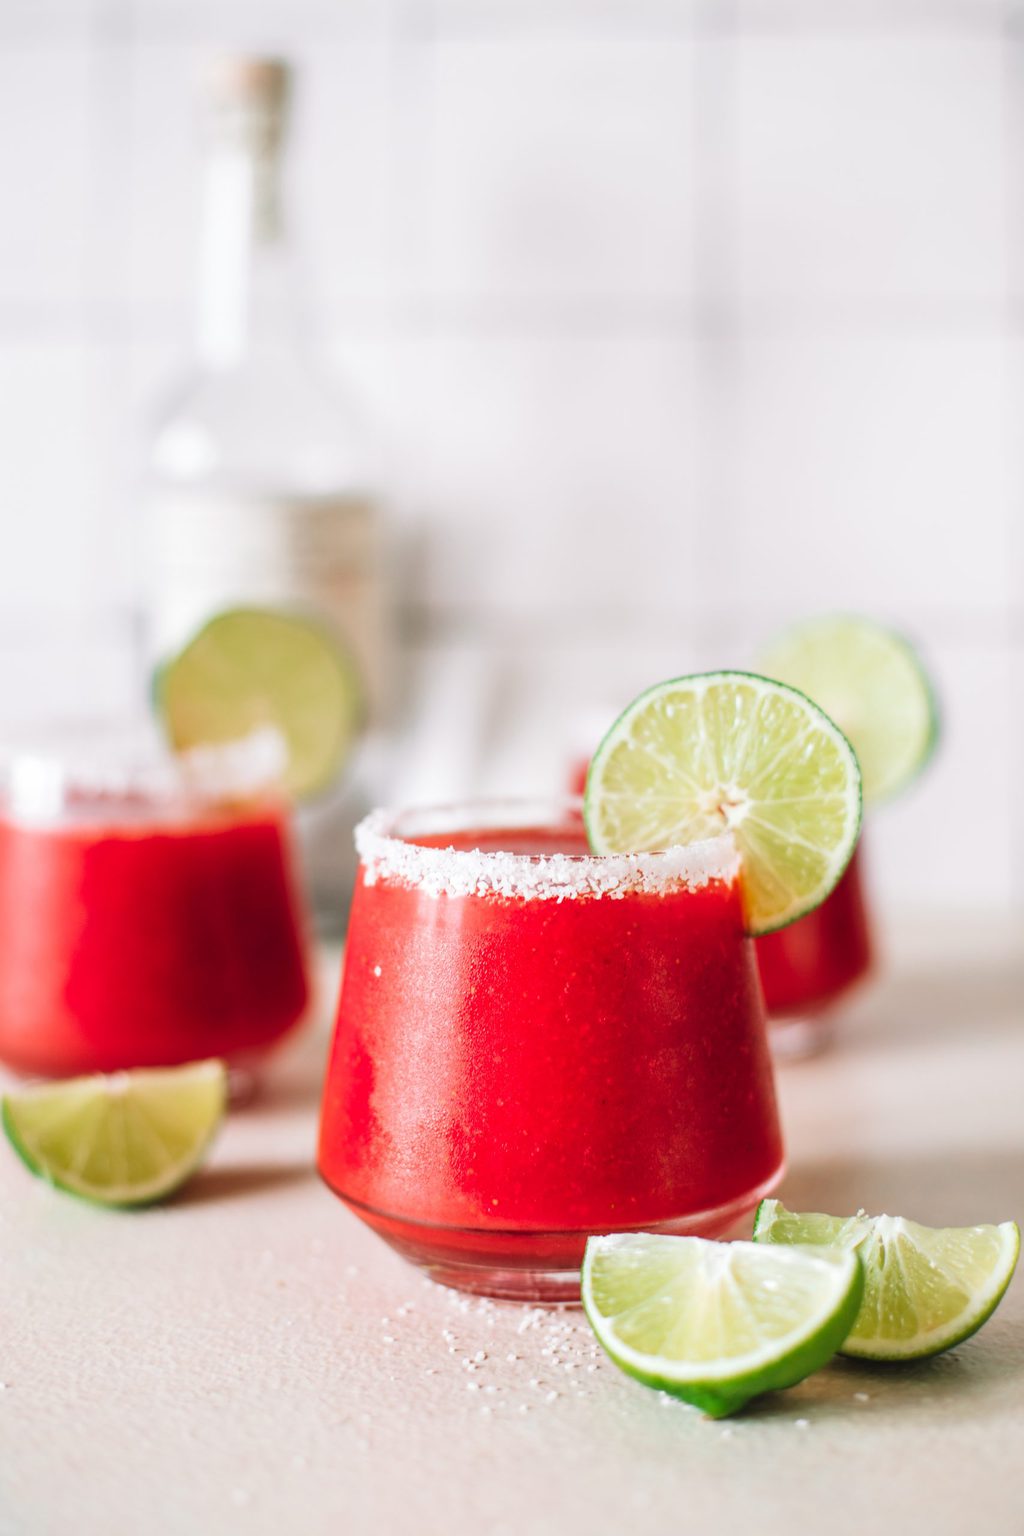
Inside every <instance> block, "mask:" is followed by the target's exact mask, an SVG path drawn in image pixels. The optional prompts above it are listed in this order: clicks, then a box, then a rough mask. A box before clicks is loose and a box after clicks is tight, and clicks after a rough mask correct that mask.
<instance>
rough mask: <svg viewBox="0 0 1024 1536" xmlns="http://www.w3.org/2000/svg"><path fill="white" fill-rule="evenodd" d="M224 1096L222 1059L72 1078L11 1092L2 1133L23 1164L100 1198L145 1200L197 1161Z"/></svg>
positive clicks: (164, 1191)
mask: <svg viewBox="0 0 1024 1536" xmlns="http://www.w3.org/2000/svg"><path fill="white" fill-rule="evenodd" d="M226 1098H227V1074H226V1072H225V1069H224V1063H223V1062H221V1061H200V1062H191V1063H189V1064H188V1065H187V1066H184V1067H166V1068H158V1069H152V1068H151V1069H146V1070H139V1071H136V1072H113V1073H110V1074H99V1075H97V1076H95V1077H76V1078H69V1079H68V1080H67V1081H66V1082H61V1083H43V1084H41V1085H39V1086H38V1087H32V1088H22V1089H20V1090H19V1091H17V1092H15V1093H8V1094H6V1095H5V1096H4V1098H3V1100H2V1102H0V1115H2V1119H3V1127H4V1130H5V1132H6V1133H7V1139H8V1140H9V1141H10V1143H11V1145H12V1147H13V1148H14V1150H15V1151H16V1152H17V1154H18V1156H19V1157H20V1158H21V1160H22V1162H23V1163H24V1164H25V1166H26V1167H27V1168H30V1169H31V1170H32V1172H33V1173H35V1174H37V1175H38V1176H39V1177H40V1178H41V1179H46V1181H47V1182H48V1183H50V1184H53V1185H55V1186H56V1188H57V1189H63V1190H66V1191H67V1192H68V1193H69V1194H72V1195H79V1196H80V1197H81V1198H82V1199H84V1200H92V1201H94V1202H95V1203H96V1204H99V1205H116V1206H132V1205H151V1204H152V1203H153V1202H154V1201H155V1200H162V1199H164V1197H165V1196H167V1195H169V1194H171V1193H172V1192H173V1191H174V1190H176V1189H178V1188H180V1186H181V1185H182V1184H184V1182H185V1180H186V1179H188V1178H189V1177H190V1176H191V1175H192V1174H193V1173H194V1172H195V1170H196V1169H197V1168H198V1167H199V1164H200V1163H201V1162H202V1160H203V1158H204V1156H205V1154H206V1150H207V1148H208V1146H209V1145H210V1142H211V1140H212V1139H213V1135H214V1132H215V1131H216V1130H217V1127H218V1126H219V1125H220V1122H221V1119H222V1117H223V1114H224V1106H225V1103H226Z"/></svg>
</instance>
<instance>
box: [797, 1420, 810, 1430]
mask: <svg viewBox="0 0 1024 1536" xmlns="http://www.w3.org/2000/svg"><path fill="white" fill-rule="evenodd" d="M793 1422H794V1423H795V1425H796V1427H797V1429H807V1428H808V1427H809V1425H810V1422H811V1421H810V1419H794V1421H793Z"/></svg>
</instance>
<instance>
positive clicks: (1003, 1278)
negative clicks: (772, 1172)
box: [754, 1200, 1020, 1360]
mask: <svg viewBox="0 0 1024 1536" xmlns="http://www.w3.org/2000/svg"><path fill="white" fill-rule="evenodd" d="M754 1241H755V1242H757V1243H803V1244H813V1245H815V1246H817V1245H819V1244H823V1245H825V1247H826V1248H827V1249H830V1250H831V1251H833V1252H847V1253H858V1254H859V1255H860V1258H861V1262H862V1264H863V1266H864V1300H863V1302H862V1303H861V1308H860V1314H859V1316H858V1318H857V1321H856V1323H855V1324H854V1326H853V1328H852V1329H851V1331H850V1336H849V1338H848V1339H847V1340H846V1342H845V1343H844V1345H843V1347H842V1353H843V1354H844V1355H854V1356H857V1357H858V1358H860V1359H864V1360H920V1359H922V1358H923V1357H924V1356H926V1355H937V1354H940V1353H941V1352H942V1350H944V1349H950V1348H952V1346H953V1345H954V1344H960V1343H961V1342H962V1341H963V1340H964V1339H967V1338H970V1336H971V1334H972V1333H976V1332H977V1330H978V1329H979V1328H980V1327H981V1325H982V1323H984V1322H985V1321H986V1320H987V1319H988V1318H989V1317H991V1315H992V1313H993V1312H994V1311H995V1309H996V1307H997V1306H998V1305H999V1302H1000V1301H1001V1300H1002V1297H1003V1293H1004V1292H1005V1290H1006V1287H1007V1286H1008V1285H1009V1283H1010V1279H1011V1277H1012V1275H1013V1271H1014V1268H1015V1266H1016V1263H1017V1255H1018V1254H1019V1253H1020V1232H1019V1231H1018V1230H1017V1226H1016V1223H1015V1222H1012V1221H1004V1222H1002V1223H1001V1225H1000V1226H997V1227H996V1226H984V1227H921V1226H918V1224H917V1222H915V1221H905V1220H904V1219H903V1217H902V1216H865V1215H864V1213H863V1211H861V1212H859V1213H858V1214H857V1215H856V1216H823V1215H820V1214H817V1213H815V1212H797V1211H787V1210H786V1208H785V1206H784V1205H780V1203H779V1201H778V1200H762V1201H761V1204H760V1205H759V1207H758V1210H757V1219H756V1221H755V1224H754ZM803 1251H806V1249H804V1250H803Z"/></svg>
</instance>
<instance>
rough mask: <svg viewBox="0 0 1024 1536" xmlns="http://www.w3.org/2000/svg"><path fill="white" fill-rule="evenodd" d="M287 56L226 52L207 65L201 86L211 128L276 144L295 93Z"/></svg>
mask: <svg viewBox="0 0 1024 1536" xmlns="http://www.w3.org/2000/svg"><path fill="white" fill-rule="evenodd" d="M293 79H294V75H293V70H292V66H291V65H290V64H289V62H288V60H287V59H283V58H276V57H273V56H269V55H263V54H249V53H223V54H216V55H214V56H213V57H211V58H208V59H207V60H206V61H205V62H204V64H203V65H202V68H201V74H200V87H201V94H202V97H203V100H204V102H205V104H206V107H207V111H208V117H209V123H210V128H211V131H212V132H213V133H214V135H215V136H216V137H218V138H225V137H226V138H232V139H237V140H239V141H242V142H245V143H249V144H252V145H255V146H256V147H263V148H276V146H277V144H278V143H279V142H280V139H281V136H282V134H283V131H284V126H285V121H286V118H287V114H288V108H289V105H290V99H291V94H292V84H293Z"/></svg>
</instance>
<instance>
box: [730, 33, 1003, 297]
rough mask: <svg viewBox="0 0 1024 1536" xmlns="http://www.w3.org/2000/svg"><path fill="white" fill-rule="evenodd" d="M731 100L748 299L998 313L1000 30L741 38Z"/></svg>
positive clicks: (744, 288) (1000, 273)
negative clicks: (966, 307)
mask: <svg viewBox="0 0 1024 1536" xmlns="http://www.w3.org/2000/svg"><path fill="white" fill-rule="evenodd" d="M735 89H736V159H737V185H736V197H737V201H736V208H737V242H738V252H739V264H740V280H741V288H742V297H743V300H744V302H745V303H747V304H751V305H756V304H759V303H766V302H767V303H770V302H772V301H776V302H778V301H783V302H785V301H788V302H790V303H792V302H794V301H798V302H799V303H801V304H815V303H832V304H839V303H841V302H843V301H845V302H848V303H851V304H861V303H863V302H864V301H870V300H876V301H878V300H900V301H903V302H904V303H905V304H906V305H907V306H908V307H910V308H917V307H918V306H920V307H929V306H934V305H937V304H942V305H947V306H948V307H949V308H950V310H953V308H954V304H955V301H960V302H962V303H964V304H967V303H968V302H970V303H974V304H978V305H989V306H997V305H998V304H999V301H1000V300H1001V299H1002V297H1003V295H1004V293H1005V291H1006V275H1007V274H1006V266H1007V245H1006V238H1005V235H1006V229H1005V224H1006V181H1007V176H1008V175H1009V166H1008V163H1007V159H1008V151H1009V140H1008V135H1007V123H1006V111H1005V101H1004V48H1003V41H1002V36H1001V34H1000V33H999V32H998V31H995V30H993V31H992V32H990V33H989V34H988V35H981V36H969V37H963V36H958V35H954V36H950V37H941V36H930V35H928V34H925V35H924V36H921V35H920V33H919V32H918V34H917V35H911V36H907V35H902V36H900V35H897V36H892V37H890V36H887V35H885V34H884V33H883V34H882V35H878V33H877V32H875V33H874V34H872V35H869V36H866V37H857V36H856V35H854V36H850V35H845V36H830V37H825V38H822V37H811V38H807V37H803V36H796V37H794V36H793V35H791V34H785V35H781V36H780V35H764V34H758V33H755V34H753V35H750V36H747V37H742V38H741V39H740V41H739V43H738V46H737V51H736V84H735Z"/></svg>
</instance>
